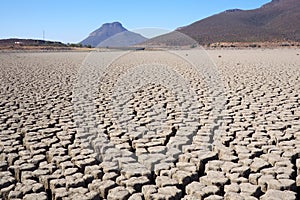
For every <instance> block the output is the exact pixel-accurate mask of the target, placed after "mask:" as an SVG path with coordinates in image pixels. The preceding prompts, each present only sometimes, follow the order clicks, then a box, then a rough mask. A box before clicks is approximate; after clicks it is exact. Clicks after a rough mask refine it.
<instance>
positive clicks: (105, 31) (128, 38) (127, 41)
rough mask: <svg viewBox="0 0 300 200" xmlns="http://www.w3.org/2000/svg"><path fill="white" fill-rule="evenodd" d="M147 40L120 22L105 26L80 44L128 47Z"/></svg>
mask: <svg viewBox="0 0 300 200" xmlns="http://www.w3.org/2000/svg"><path fill="white" fill-rule="evenodd" d="M145 40H147V38H145V37H143V36H141V35H140V34H137V33H134V32H131V31H128V30H127V29H126V28H124V27H123V26H122V24H121V23H120V22H113V23H106V24H103V25H102V26H101V27H100V28H99V29H97V30H95V31H93V32H92V33H91V34H90V35H89V36H88V37H87V38H86V39H84V40H83V41H82V42H80V44H82V45H91V46H92V47H126V46H131V45H134V44H136V43H140V42H143V41H145Z"/></svg>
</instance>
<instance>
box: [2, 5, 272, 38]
mask: <svg viewBox="0 0 300 200" xmlns="http://www.w3.org/2000/svg"><path fill="white" fill-rule="evenodd" d="M270 1H271V0H0V7H1V12H0V38H1V39H4V38H12V37H17V38H35V39H42V38H43V30H44V31H45V39H47V40H55V41H61V42H65V43H67V42H72V43H77V42H80V41H81V40H83V39H84V38H85V37H87V36H88V34H89V33H90V32H92V31H94V30H95V29H97V28H99V27H100V26H101V25H102V24H103V23H107V22H113V21H119V22H121V23H122V24H123V26H124V27H125V28H127V29H129V30H134V29H140V28H147V27H149V28H152V27H157V28H161V29H166V30H174V29H176V28H177V27H180V26H185V25H188V24H190V23H192V22H195V21H197V20H200V19H203V18H205V17H208V16H210V15H213V14H216V13H219V12H222V11H224V10H227V9H232V8H240V9H254V8H257V7H260V6H261V5H263V4H265V3H267V2H270Z"/></svg>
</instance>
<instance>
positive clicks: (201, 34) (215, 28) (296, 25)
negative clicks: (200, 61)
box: [146, 0, 300, 45]
mask: <svg viewBox="0 0 300 200" xmlns="http://www.w3.org/2000/svg"><path fill="white" fill-rule="evenodd" d="M178 32H180V33H182V35H180V34H178ZM184 34H185V35H186V36H183V35H184ZM175 36H176V37H175ZM188 37H191V38H193V39H194V40H196V41H197V42H198V43H200V44H202V45H207V44H212V43H220V42H225V43H226V42H228V43H230V42H242V43H251V42H285V41H294V42H300V0H273V1H271V2H270V3H267V4H265V5H263V6H262V7H260V8H257V9H254V10H240V9H231V10H227V11H224V12H222V13H219V14H216V15H213V16H211V17H208V18H205V19H202V20H200V21H197V22H195V23H192V24H190V25H188V26H185V27H180V28H178V29H176V31H174V32H171V33H168V34H165V35H162V36H158V37H156V38H153V39H151V40H149V41H147V42H146V43H148V44H149V43H151V44H156V45H158V44H162V45H165V44H172V43H173V44H176V45H178V44H180V43H182V41H185V43H186V42H187V41H188V39H187V38H188ZM183 43H184V42H183Z"/></svg>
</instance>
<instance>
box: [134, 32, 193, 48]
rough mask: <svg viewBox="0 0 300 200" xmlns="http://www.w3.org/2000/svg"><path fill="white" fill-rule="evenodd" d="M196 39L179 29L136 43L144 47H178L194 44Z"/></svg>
mask: <svg viewBox="0 0 300 200" xmlns="http://www.w3.org/2000/svg"><path fill="white" fill-rule="evenodd" d="M196 45H197V41H196V40H194V39H193V38H191V37H190V36H188V35H186V34H183V33H181V32H179V31H172V32H170V33H167V34H163V35H160V36H157V37H154V38H151V39H149V40H146V41H145V42H143V43H140V44H138V46H144V47H178V46H189V47H192V46H196Z"/></svg>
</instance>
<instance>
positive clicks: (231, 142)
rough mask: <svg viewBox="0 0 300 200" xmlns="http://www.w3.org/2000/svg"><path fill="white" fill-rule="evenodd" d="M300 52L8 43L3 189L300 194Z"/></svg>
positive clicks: (1, 81)
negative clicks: (35, 49)
mask: <svg viewBox="0 0 300 200" xmlns="http://www.w3.org/2000/svg"><path fill="white" fill-rule="evenodd" d="M299 54H300V51H299V50H298V49H273V50H267V49H255V50H209V51H204V50H199V49H194V50H180V51H179V50H178V51H130V52H124V51H114V52H96V51H95V52H91V53H88V52H60V53H59V52H52V53H50V52H48V53H45V52H43V53H0V61H1V62H0V199H39V200H43V199H56V200H59V199H82V200H83V199H109V200H123V199H124V200H126V199H130V200H150V199H151V200H152V199H153V200H158V199H170V200H171V199H175V200H177V199H184V200H192V199H197V200H198V199H206V200H217V199H263V200H264V199H297V198H299V197H300V195H299V193H300V96H299V94H300V55H299Z"/></svg>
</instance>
